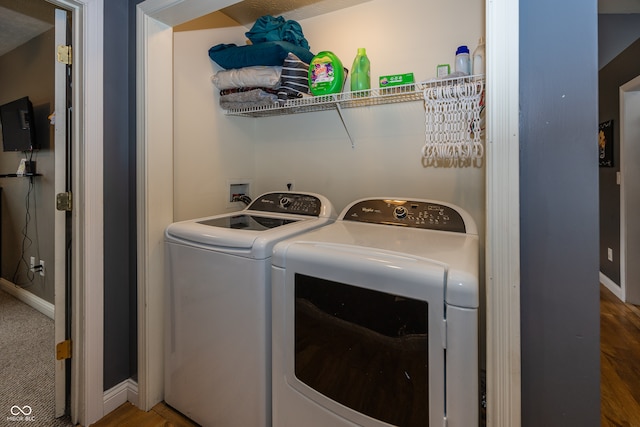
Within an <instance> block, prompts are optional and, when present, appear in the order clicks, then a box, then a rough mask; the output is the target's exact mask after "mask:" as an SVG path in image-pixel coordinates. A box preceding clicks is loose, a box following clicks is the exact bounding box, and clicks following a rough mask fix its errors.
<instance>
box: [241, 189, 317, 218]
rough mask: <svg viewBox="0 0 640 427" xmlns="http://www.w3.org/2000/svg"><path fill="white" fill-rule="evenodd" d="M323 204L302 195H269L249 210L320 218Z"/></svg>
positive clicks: (307, 195)
mask: <svg viewBox="0 0 640 427" xmlns="http://www.w3.org/2000/svg"><path fill="white" fill-rule="evenodd" d="M321 208H322V202H321V201H320V199H318V198H317V197H315V196H312V195H309V194H302V193H267V194H263V195H262V196H260V197H258V198H257V199H256V200H254V201H253V202H251V204H250V205H249V206H248V207H247V210H253V211H262V212H274V213H288V214H296V215H309V216H319V215H320V211H321Z"/></svg>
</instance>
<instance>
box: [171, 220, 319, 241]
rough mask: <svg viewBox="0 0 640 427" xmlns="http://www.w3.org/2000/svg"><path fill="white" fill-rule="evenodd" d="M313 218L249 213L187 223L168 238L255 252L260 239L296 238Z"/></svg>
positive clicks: (173, 229)
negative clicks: (294, 236)
mask: <svg viewBox="0 0 640 427" xmlns="http://www.w3.org/2000/svg"><path fill="white" fill-rule="evenodd" d="M314 219H315V220H317V218H313V217H301V216H297V217H296V216H294V215H290V216H286V217H283V216H282V215H280V216H277V215H268V214H259V213H256V212H253V213H247V211H241V212H238V213H237V214H228V215H218V216H214V217H208V218H200V219H196V220H191V221H183V222H177V223H174V224H171V225H170V226H169V227H167V232H166V234H167V237H168V238H171V239H174V240H179V241H182V242H185V243H192V244H197V245H203V246H207V247H211V248H214V247H216V248H220V249H224V248H235V249H251V248H252V247H253V246H254V245H255V244H256V240H258V239H259V238H260V239H262V240H264V239H267V240H276V241H278V240H282V239H283V238H285V237H288V235H295V234H297V233H295V232H294V231H293V230H291V229H292V228H294V229H295V228H297V227H296V225H298V226H299V225H301V224H302V223H305V227H306V223H307V222H309V221H314Z"/></svg>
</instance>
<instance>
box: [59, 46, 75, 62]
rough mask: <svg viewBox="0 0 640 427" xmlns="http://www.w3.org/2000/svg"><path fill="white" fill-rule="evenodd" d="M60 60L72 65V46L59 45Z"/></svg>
mask: <svg viewBox="0 0 640 427" xmlns="http://www.w3.org/2000/svg"><path fill="white" fill-rule="evenodd" d="M58 62H61V63H63V64H67V65H71V63H72V58H71V46H63V45H60V46H58Z"/></svg>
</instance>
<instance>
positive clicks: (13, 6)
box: [0, 0, 54, 56]
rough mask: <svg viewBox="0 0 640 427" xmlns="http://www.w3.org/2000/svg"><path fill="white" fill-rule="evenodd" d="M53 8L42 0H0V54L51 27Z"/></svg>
mask: <svg viewBox="0 0 640 427" xmlns="http://www.w3.org/2000/svg"><path fill="white" fill-rule="evenodd" d="M53 9H54V7H53V5H51V4H50V3H46V2H45V1H43V0H21V1H20V2H18V1H10V0H2V1H0V56H2V55H4V54H5V53H7V52H10V51H12V50H13V49H15V48H16V47H18V46H20V45H22V44H24V43H26V42H28V41H29V40H31V39H33V38H34V37H36V36H38V35H40V34H42V33H44V32H45V31H47V30H49V29H51V28H53V20H54V16H53V15H54V14H53Z"/></svg>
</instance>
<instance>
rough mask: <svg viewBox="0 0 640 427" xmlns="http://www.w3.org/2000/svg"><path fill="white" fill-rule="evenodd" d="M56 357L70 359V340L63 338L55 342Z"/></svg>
mask: <svg viewBox="0 0 640 427" xmlns="http://www.w3.org/2000/svg"><path fill="white" fill-rule="evenodd" d="M56 359H57V360H64V359H71V340H64V341H62V342H59V343H58V344H56Z"/></svg>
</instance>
